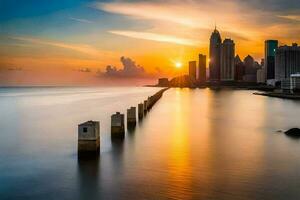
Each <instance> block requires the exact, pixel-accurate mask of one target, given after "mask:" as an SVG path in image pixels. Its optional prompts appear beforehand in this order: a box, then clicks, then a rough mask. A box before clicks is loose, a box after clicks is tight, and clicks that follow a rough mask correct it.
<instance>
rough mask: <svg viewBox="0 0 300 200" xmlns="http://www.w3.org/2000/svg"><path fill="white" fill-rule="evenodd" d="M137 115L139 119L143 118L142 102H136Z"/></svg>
mask: <svg viewBox="0 0 300 200" xmlns="http://www.w3.org/2000/svg"><path fill="white" fill-rule="evenodd" d="M138 117H139V119H143V117H144V104H143V103H140V104H138Z"/></svg>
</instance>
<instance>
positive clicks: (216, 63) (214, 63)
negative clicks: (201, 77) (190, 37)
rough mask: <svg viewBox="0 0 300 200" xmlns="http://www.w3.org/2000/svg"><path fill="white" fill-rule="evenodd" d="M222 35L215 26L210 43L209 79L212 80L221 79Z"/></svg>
mask: <svg viewBox="0 0 300 200" xmlns="http://www.w3.org/2000/svg"><path fill="white" fill-rule="evenodd" d="M221 43H222V40H221V35H220V33H219V31H218V30H217V29H216V28H215V30H214V31H213V33H212V34H211V36H210V45H209V79H210V81H220V63H221Z"/></svg>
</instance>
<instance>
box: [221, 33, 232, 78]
mask: <svg viewBox="0 0 300 200" xmlns="http://www.w3.org/2000/svg"><path fill="white" fill-rule="evenodd" d="M234 54H235V44H234V42H233V40H231V39H225V40H224V41H223V43H222V45H221V81H234V59H235V58H234Z"/></svg>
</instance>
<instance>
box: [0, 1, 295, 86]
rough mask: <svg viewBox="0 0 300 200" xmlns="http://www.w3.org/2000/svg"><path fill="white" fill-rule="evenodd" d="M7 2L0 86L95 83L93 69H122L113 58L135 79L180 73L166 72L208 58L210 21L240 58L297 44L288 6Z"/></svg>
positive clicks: (292, 14) (277, 3)
mask: <svg viewBox="0 0 300 200" xmlns="http://www.w3.org/2000/svg"><path fill="white" fill-rule="evenodd" d="M14 3H15V2H11V1H2V2H1V10H3V12H1V14H0V25H1V31H0V42H1V47H0V58H1V59H0V60H1V61H0V77H1V80H2V81H1V84H5V83H7V84H9V81H14V82H16V83H19V84H22V83H26V81H27V82H28V81H30V80H34V81H35V82H37V83H38V81H39V80H46V79H47V78H48V79H50V78H49V76H50V77H51V78H54V80H53V81H52V82H55V81H56V80H57V81H58V82H59V81H61V80H64V81H67V80H66V79H70V80H77V81H78V82H80V81H83V80H84V81H85V82H87V83H89V82H92V83H93V82H95V83H98V82H99V81H100V82H101V78H99V77H98V76H97V77H95V73H97V72H98V71H99V70H100V71H101V73H105V71H106V70H107V69H108V68H107V66H111V69H116V70H122V67H123V66H124V65H123V62H122V61H121V62H120V58H121V57H125V58H127V59H130V60H131V61H132V63H136V64H135V65H136V66H138V67H142V68H143V69H144V71H145V72H146V73H147V75H145V76H142V77H143V79H144V78H145V77H146V78H151V77H156V76H158V75H161V76H169V77H172V76H174V75H178V74H180V73H182V72H181V70H183V69H181V70H180V69H177V68H176V67H174V66H175V65H177V64H178V63H180V64H182V65H183V66H184V70H185V71H187V68H188V62H189V61H191V60H198V54H199V53H200V52H201V53H202V54H204V55H207V56H209V40H208V38H209V36H210V34H211V31H212V30H213V28H214V25H215V23H216V24H217V28H218V29H219V30H221V31H222V38H231V39H233V40H234V42H235V44H236V45H235V46H236V49H235V52H236V54H238V55H240V57H242V58H244V57H246V56H247V55H251V56H253V57H254V58H255V59H256V60H260V59H261V58H263V57H264V41H265V40H268V39H276V40H278V41H279V46H280V45H283V44H287V45H290V44H292V43H294V42H298V43H299V37H297V35H299V33H300V28H299V26H297V25H298V24H299V23H300V21H299V18H300V17H299V16H298V15H297V9H299V5H298V4H297V2H296V1H291V2H290V4H289V5H285V4H284V2H283V1H280V0H271V1H268V2H267V3H261V2H256V1H251V2H247V3H246V2H242V1H239V0H235V1H232V2H226V1H210V2H207V1H184V2H183V1H164V2H162V1H148V2H143V1H134V2H128V1H105V2H103V1H81V0H78V1H73V2H72V3H71V2H69V1H62V2H58V1H53V2H52V3H50V4H47V5H46V4H43V3H41V2H38V1H34V0H32V1H30V2H27V3H23V2H19V7H18V8H16V7H15V6H14V5H15V4H14ZM224 8H226V9H224ZM140 10H143V12H141V11H140ZM154 10H155V11H157V14H156V15H153V14H152V13H153V11H154ZM186 10H188V11H189V12H186ZM221 10H222V11H223V12H222V15H220V14H219V12H220V11H221ZM224 10H226V11H224ZM207 67H208V65H207ZM84 72H92V73H84ZM135 72H136V71H135ZM135 74H139V73H134V74H133V77H134V76H135ZM74 77H75V78H74ZM99 79H100V80H99ZM16 80H17V81H16Z"/></svg>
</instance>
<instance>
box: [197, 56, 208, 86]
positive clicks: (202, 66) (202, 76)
mask: <svg viewBox="0 0 300 200" xmlns="http://www.w3.org/2000/svg"><path fill="white" fill-rule="evenodd" d="M198 81H199V82H205V81H206V55H203V54H199V64H198Z"/></svg>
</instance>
